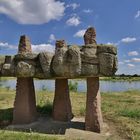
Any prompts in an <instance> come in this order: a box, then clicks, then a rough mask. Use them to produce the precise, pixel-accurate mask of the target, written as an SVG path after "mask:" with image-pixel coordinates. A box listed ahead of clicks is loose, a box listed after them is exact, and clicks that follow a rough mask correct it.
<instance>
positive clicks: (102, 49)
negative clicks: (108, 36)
mask: <svg viewBox="0 0 140 140" xmlns="http://www.w3.org/2000/svg"><path fill="white" fill-rule="evenodd" d="M100 53H111V54H114V55H117V48H116V47H114V46H113V45H103V44H100V45H97V54H100Z"/></svg>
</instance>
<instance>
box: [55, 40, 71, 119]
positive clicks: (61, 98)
mask: <svg viewBox="0 0 140 140" xmlns="http://www.w3.org/2000/svg"><path fill="white" fill-rule="evenodd" d="M63 49H64V50H63ZM65 49H67V45H66V43H65V41H64V40H57V41H56V53H55V55H56V58H55V59H56V60H55V61H56V64H55V65H56V66H57V65H58V67H59V66H60V65H61V66H62V68H63V57H64V54H65ZM57 53H58V54H59V55H58V56H60V58H59V57H57ZM62 71H63V70H62ZM62 71H61V69H60V72H62ZM72 117H73V114H72V110H71V101H70V96H69V87H68V79H56V80H55V95H54V102H53V119H54V120H58V121H70V120H71V119H72Z"/></svg>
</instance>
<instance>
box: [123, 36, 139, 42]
mask: <svg viewBox="0 0 140 140" xmlns="http://www.w3.org/2000/svg"><path fill="white" fill-rule="evenodd" d="M136 40H137V39H136V38H135V37H126V38H123V39H122V40H121V42H122V43H131V42H135V41H136Z"/></svg>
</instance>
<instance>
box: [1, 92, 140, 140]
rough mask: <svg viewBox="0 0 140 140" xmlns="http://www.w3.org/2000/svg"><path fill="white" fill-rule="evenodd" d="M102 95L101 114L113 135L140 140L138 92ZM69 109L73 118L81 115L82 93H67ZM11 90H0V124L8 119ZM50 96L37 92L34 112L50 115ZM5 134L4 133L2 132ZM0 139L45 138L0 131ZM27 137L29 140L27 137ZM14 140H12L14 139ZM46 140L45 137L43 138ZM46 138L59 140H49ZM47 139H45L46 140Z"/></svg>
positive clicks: (10, 115)
mask: <svg viewBox="0 0 140 140" xmlns="http://www.w3.org/2000/svg"><path fill="white" fill-rule="evenodd" d="M101 95H102V113H103V118H104V121H105V122H107V123H109V124H112V126H113V129H115V131H117V134H119V135H121V136H122V137H124V138H126V139H131V140H139V139H140V91H126V92H119V93H104V94H101ZM70 96H71V102H72V110H73V113H74V115H75V116H85V104H86V94H82V93H81V94H78V93H75V92H71V94H70ZM14 97H15V91H13V90H7V89H1V92H0V122H2V121H7V120H9V121H11V120H12V109H11V108H13V102H14ZM53 98H54V94H53V93H51V92H47V91H39V92H38V93H37V94H36V99H37V111H38V112H39V113H40V114H41V115H44V114H48V115H50V114H51V113H52V104H53ZM3 132H5V133H3ZM0 133H1V134H0V139H7V140H9V139H10V140H12V139H14V138H15V139H18V138H19V137H20V139H21V140H22V139H35V140H36V139H40V140H42V139H45V137H48V135H45V137H44V136H42V135H41V134H35V135H33V134H32V135H31V136H30V134H26V133H21V132H18V133H14V132H8V131H4V130H1V131H0ZM29 136H30V138H29ZM15 139H14V140H15ZM46 139H47V138H46ZM50 139H61V138H58V137H51V138H50ZM48 140H49V138H48Z"/></svg>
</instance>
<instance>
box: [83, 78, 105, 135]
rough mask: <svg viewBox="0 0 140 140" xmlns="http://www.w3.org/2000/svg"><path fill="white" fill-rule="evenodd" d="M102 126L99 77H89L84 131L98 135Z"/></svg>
mask: <svg viewBox="0 0 140 140" xmlns="http://www.w3.org/2000/svg"><path fill="white" fill-rule="evenodd" d="M102 125H103V120H102V113H101V99H100V91H99V77H90V78H87V101H86V117H85V129H86V130H88V131H94V132H98V133H100V132H101V130H102Z"/></svg>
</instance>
